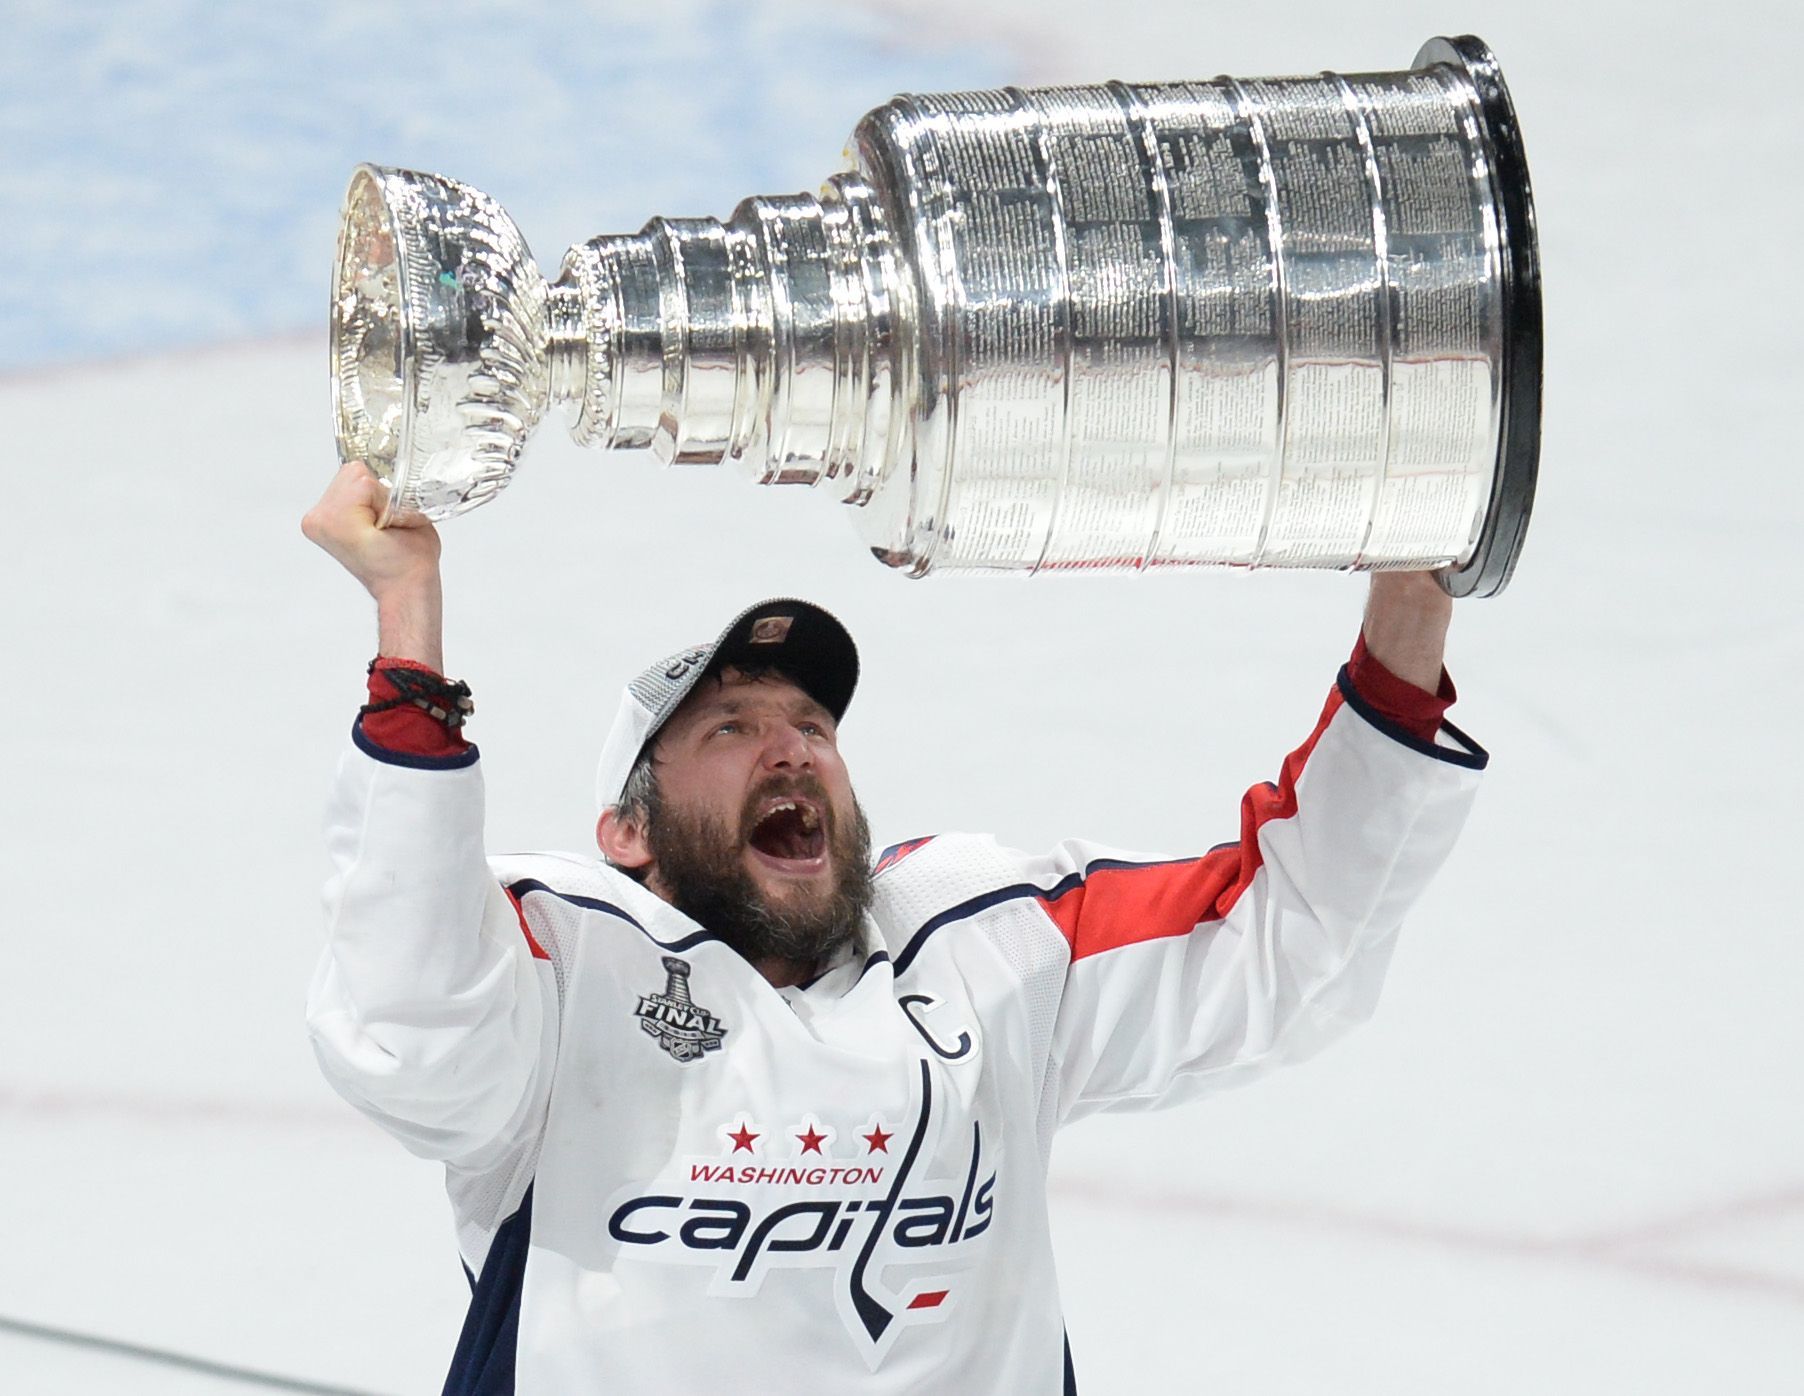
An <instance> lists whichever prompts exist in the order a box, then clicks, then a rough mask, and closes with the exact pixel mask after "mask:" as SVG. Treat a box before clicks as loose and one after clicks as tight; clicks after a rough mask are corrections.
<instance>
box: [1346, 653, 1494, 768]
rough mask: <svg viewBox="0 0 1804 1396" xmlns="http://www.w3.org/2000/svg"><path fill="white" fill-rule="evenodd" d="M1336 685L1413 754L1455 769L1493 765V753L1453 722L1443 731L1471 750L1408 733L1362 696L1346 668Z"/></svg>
mask: <svg viewBox="0 0 1804 1396" xmlns="http://www.w3.org/2000/svg"><path fill="white" fill-rule="evenodd" d="M1336 682H1337V683H1338V684H1339V686H1340V696H1341V697H1342V698H1345V699H1346V700H1347V706H1348V707H1349V708H1351V709H1353V711H1354V712H1356V713H1358V714H1359V715H1360V716H1361V717H1363V718H1364V719H1365V720H1366V721H1367V722H1369V723H1371V724H1372V726H1374V727H1376V728H1377V729H1378V730H1379V731H1380V732H1382V733H1384V735H1385V736H1387V737H1389V738H1390V739H1391V740H1392V741H1394V742H1399V743H1401V744H1402V745H1404V746H1406V747H1408V748H1409V749H1410V750H1411V751H1419V752H1421V753H1422V755H1424V756H1432V757H1434V759H1435V760H1437V761H1445V762H1447V763H1448V764H1449V765H1451V766H1464V767H1465V768H1466V769H1467V770H1471V771H1482V770H1483V769H1484V768H1485V767H1486V766H1487V765H1489V764H1490V761H1491V753H1490V752H1488V751H1486V750H1485V749H1484V748H1483V747H1481V746H1480V745H1479V744H1478V743H1477V742H1475V741H1473V740H1472V739H1471V738H1470V737H1468V736H1467V735H1466V734H1465V733H1464V732H1462V731H1460V730H1459V728H1457V727H1455V726H1454V725H1453V724H1452V723H1451V722H1443V723H1442V724H1441V730H1442V731H1443V732H1445V733H1446V734H1447V735H1448V736H1450V737H1452V738H1453V740H1454V741H1456V742H1458V743H1460V744H1461V745H1462V746H1464V747H1466V748H1467V749H1466V750H1465V751H1455V750H1454V749H1453V748H1452V747H1445V746H1442V745H1440V743H1438V742H1425V741H1423V740H1422V739H1421V738H1420V737H1418V736H1417V735H1416V734H1415V733H1414V732H1409V731H1406V730H1405V729H1403V728H1401V727H1399V726H1398V725H1397V724H1396V723H1394V722H1392V721H1391V720H1390V719H1389V718H1387V717H1385V716H1383V715H1382V714H1381V713H1379V712H1378V710H1377V709H1376V708H1374V707H1373V706H1372V705H1371V704H1370V703H1368V702H1366V700H1365V699H1364V698H1362V697H1360V696H1359V690H1358V689H1357V688H1355V687H1354V686H1353V680H1352V678H1351V676H1349V675H1348V673H1347V670H1346V667H1345V666H1342V668H1341V671H1340V678H1339V679H1338V680H1336Z"/></svg>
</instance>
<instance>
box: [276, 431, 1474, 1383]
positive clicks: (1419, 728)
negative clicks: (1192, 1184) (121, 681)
mask: <svg viewBox="0 0 1804 1396" xmlns="http://www.w3.org/2000/svg"><path fill="white" fill-rule="evenodd" d="M381 488H382V487H381V486H380V485H378V484H377V483H376V481H375V480H374V478H373V477H372V476H371V475H370V474H369V472H368V471H366V470H364V469H363V468H362V467H361V466H360V465H357V464H355V463H353V464H351V465H347V466H346V467H344V469H343V470H342V471H341V472H340V473H339V475H338V476H337V478H336V479H335V480H334V482H333V483H332V485H331V486H330V487H329V488H328V489H327V491H326V493H325V495H324V497H323V498H322V499H321V500H320V502H319V504H318V505H317V506H316V507H315V508H314V509H313V510H312V511H311V512H310V513H309V514H308V516H307V518H306V521H305V523H304V529H305V531H306V533H307V536H308V537H310V538H311V539H313V540H314V541H315V542H317V543H318V544H320V545H321V546H322V547H324V548H325V549H326V550H327V551H328V552H330V553H331V554H332V555H333V556H334V557H336V558H337V559H338V560H339V561H340V562H341V563H343V564H344V566H345V567H346V568H348V569H349V570H350V572H351V573H352V575H354V576H355V577H356V578H357V579H358V580H359V581H360V582H362V583H363V585H364V586H365V587H366V588H367V589H368V590H369V592H370V593H371V595H372V596H373V597H374V598H375V600H376V603H377V613H378V618H379V627H380V640H379V653H380V657H379V658H378V659H377V660H376V661H375V662H374V663H373V664H372V666H371V672H370V677H369V687H370V703H369V704H368V705H367V706H366V707H365V708H364V710H363V711H362V713H361V714H360V716H359V718H358V721H357V723H356V725H355V726H354V728H353V731H352V741H351V744H350V746H349V748H348V749H347V751H346V752H345V754H344V757H343V759H342V761H341V764H340V766H339V771H338V776H337V785H336V791H335V795H334V799H333V803H332V806H331V813H330V816H329V819H330V823H329V830H328V840H327V841H328V845H329V848H330V852H331V856H332V861H333V865H334V872H333V875H332V878H331V881H330V883H329V884H328V886H327V891H326V906H327V921H328V932H329V939H328V944H327V948H326V951H325V954H324V957H323V959H322V960H321V963H320V967H319V970H318V973H317V975H316V977H315V979H314V982H313V985H312V991H311V996H310V1005H309V1026H310V1029H311V1033H312V1037H313V1042H314V1045H315V1048H316V1051H317V1053H318V1056H319V1060H320V1063H321V1066H322V1068H323V1070H324V1071H325V1074H326V1075H327V1077H328V1078H329V1079H330V1080H331V1082H332V1084H333V1085H334V1086H335V1087H336V1088H337V1090H338V1091H339V1092H340V1093H342V1094H343V1095H344V1096H345V1097H346V1098H347V1099H348V1100H350V1101H351V1102H352V1103H353V1104H354V1105H356V1106H357V1107H358V1108H359V1109H361V1110H363V1111H364V1112H366V1113H367V1114H369V1115H370V1116H371V1117H372V1118H373V1119H375V1120H376V1121H377V1122H378V1123H380V1124H381V1125H382V1126H383V1127H384V1128H385V1129H387V1130H388V1131H389V1132H390V1133H392V1134H394V1135H395V1136H396V1137H397V1138H398V1139H399V1140H400V1141H401V1142H402V1143H403V1144H404V1145H406V1147H408V1148H409V1149H411V1150H412V1151H413V1152H415V1153H416V1154H420V1155H422V1156H425V1157H428V1158H433V1159H438V1160H442V1161H443V1163H444V1165H445V1169H446V1178H447V1183H448V1188H449V1192H450V1197H451V1204H452V1210H453V1212H454V1215H455V1219H456V1225H457V1234H458V1241H459V1245H460V1248H461V1250H462V1254H463V1257H464V1260H465V1263H466V1266H467V1268H468V1270H469V1272H470V1275H471V1280H472V1286H473V1295H472V1300H471V1305H470V1310H469V1315H468V1318H467V1320H466V1322H465V1326H464V1329H463V1333H462V1337H461V1339H460V1341H459V1343H458V1346H457V1351H456V1354H455V1357H454V1360H453V1364H452V1370H451V1374H450V1377H449V1379H448V1381H447V1384H446V1388H445V1389H446V1390H447V1391H448V1392H455V1393H478V1392H480V1393H493V1392H513V1391H520V1392H545V1393H568V1392H574V1391H599V1390H609V1391H657V1390H668V1391H710V1390H741V1391H743V1390H755V1391H761V1390H778V1389H782V1390H789V1389H810V1390H859V1391H869V1392H920V1391H959V1392H1003V1391H1007V1392H1056V1391H1060V1390H1070V1389H1072V1388H1073V1385H1074V1383H1073V1376H1072V1371H1071V1364H1070V1359H1069V1355H1068V1349H1067V1346H1066V1343H1065V1340H1064V1331H1063V1323H1062V1320H1061V1316H1060V1305H1059V1296H1058V1290H1057V1285H1056V1282H1055V1279H1054V1276H1053V1270H1052V1252H1051V1245H1050V1241H1049V1232H1048V1219H1047V1201H1046V1161H1047V1158H1048V1156H1049V1150H1050V1146H1051V1142H1052V1136H1053V1134H1054V1132H1055V1131H1056V1130H1057V1129H1058V1128H1059V1127H1060V1126H1061V1125H1062V1124H1064V1123H1065V1122H1067V1121H1069V1120H1073V1119H1076V1118H1079V1117H1081V1116H1084V1115H1087V1114H1090V1113H1093V1112H1096V1111H1100V1110H1111V1109H1115V1110H1119V1109H1143V1108H1149V1107H1153V1106H1157V1105H1165V1104H1170V1103H1173V1102H1178V1101H1185V1100H1191V1099H1194V1098H1196V1097H1198V1096H1201V1095H1203V1094H1205V1093H1207V1092H1209V1091H1213V1090H1219V1089H1221V1088H1223V1087H1225V1086H1229V1085H1234V1084H1238V1083H1240V1082H1242V1081H1245V1080H1247V1079H1249V1078H1251V1077H1253V1076H1255V1075H1257V1074H1259V1073H1260V1072H1262V1071H1264V1070H1266V1069H1268V1068H1270V1067H1273V1066H1275V1065H1278V1064H1280V1063H1283V1062H1288V1061H1295V1060H1297V1059H1299V1058H1301V1057H1304V1056H1306V1055H1308V1054H1309V1053H1311V1052H1313V1051H1314V1050H1316V1049H1317V1048H1318V1047H1319V1046H1321V1045H1322V1044H1323V1043H1324V1042H1326V1041H1327V1040H1329V1039H1330V1038H1332V1037H1333V1036H1335V1035H1336V1034H1338V1033H1339V1032H1341V1031H1342V1030H1344V1029H1345V1028H1346V1027H1347V1026H1349V1025H1350V1024H1352V1023H1354V1022H1356V1021H1358V1020H1359V1019H1361V1018H1362V1017H1364V1016H1365V1015H1366V1014H1367V1013H1368V1012H1369V1011H1370V1009H1371V1007H1372V1004H1373V1002H1374V1000H1375V997H1376V995H1377V992H1378V986H1379V982H1380V980H1381V978H1382V976H1383V973H1384V968H1385V964H1386V961H1387V959H1388V957H1389V954H1390V950H1391V946H1392V942H1393V938H1394V936H1395V933H1396V931H1397V928H1398V925H1399V923H1400V922H1401V920H1402V919H1403V916H1404V914H1405V913H1406V912H1407V910H1408V908H1409V906H1410V904H1411V903H1412V902H1413V901H1414V900H1415V898H1416V897H1417V895H1418V894H1419V893H1420V892H1421V890H1422V888H1423V887H1424V886H1425V885H1426V883H1427V882H1428V880H1429V878H1430V877H1431V876H1432V875H1433V873H1434V871H1435V870H1436V868H1437V867H1439V865H1440V864H1441V862H1442V860H1443V859H1444V858H1445V856H1446V854H1447V852H1448V850H1449V848H1450V847H1451V845H1452V843H1453V840H1454V837H1455V835H1456V834H1457V833H1458V831H1459V828H1460V825H1461V823H1462V822H1463V820H1464V818H1465V816H1466V811H1467V807H1468V805H1469V802H1470V800H1471V797H1472V794H1473V789H1474V785H1475V783H1476V781H1477V778H1478V772H1479V771H1480V770H1481V769H1482V767H1483V766H1484V764H1485V760H1486V758H1485V754H1484V753H1483V752H1482V751H1481V750H1480V749H1479V748H1478V747H1476V746H1475V745H1473V744H1472V743H1471V742H1470V741H1469V740H1468V739H1467V738H1466V737H1464V736H1463V735H1462V734H1461V733H1459V732H1458V731H1457V729H1455V728H1453V727H1452V726H1451V725H1449V724H1447V723H1445V722H1444V720H1443V716H1442V715H1443V713H1444V711H1445V708H1446V706H1447V704H1448V703H1449V702H1451V701H1452V697H1453V690H1452V688H1451V687H1450V685H1449V684H1448V683H1447V680H1446V678H1445V675H1444V673H1443V671H1442V667H1441V649H1442V641H1443V637H1444V635H1445V631H1446V627H1447V622H1448V618H1449V613H1450V609H1451V603H1450V602H1449V601H1448V599H1447V597H1446V596H1445V595H1444V594H1443V593H1442V592H1441V590H1440V589H1439V587H1438V586H1437V585H1436V584H1435V582H1434V580H1433V579H1432V578H1431V577H1429V576H1426V575H1424V574H1411V575H1388V576H1376V577H1374V579H1373V581H1372V586H1371V599H1370V603H1369V605H1368V608H1367V612H1366V619H1365V624H1364V627H1363V633H1362V636H1361V638H1360V641H1359V643H1358V645H1357V646H1356V648H1355V650H1354V654H1353V658H1352V660H1351V661H1350V662H1349V663H1348V664H1347V665H1346V666H1345V667H1344V668H1343V669H1342V670H1341V672H1340V675H1339V678H1338V680H1337V681H1336V683H1335V685H1334V687H1333V688H1332V690H1331V692H1330V694H1329V697H1328V701H1327V704H1326V706H1325V708H1324V710H1323V712H1322V716H1321V720H1320V722H1319V723H1318V725H1317V726H1316V729H1315V731H1314V732H1312V733H1311V734H1310V735H1309V737H1308V738H1307V740H1305V741H1304V742H1303V744H1302V745H1301V746H1300V747H1298V748H1297V750H1296V751H1294V752H1292V753H1291V754H1290V756H1289V757H1287V758H1286V759H1285V760H1284V762H1283V765H1282V768H1281V771H1280V774H1279V777H1278V779H1277V781H1276V783H1274V784H1271V785H1264V786H1259V787H1256V788H1255V789H1253V790H1251V791H1249V792H1248V793H1247V795H1246V796H1245V798H1244V799H1243V801H1242V802H1241V806H1240V828H1239V835H1238V839H1237V840H1236V841H1235V842H1232V843H1229V844H1226V845H1223V846H1220V847H1217V848H1215V849H1213V850H1211V851H1209V852H1207V853H1204V854H1201V855H1200V856H1193V857H1187V858H1146V857H1138V856H1135V855H1132V854H1126V853H1121V852H1117V851H1113V850H1109V849H1103V848H1099V847H1095V846H1093V845H1090V844H1086V843H1078V842H1071V843H1065V844H1062V845H1060V846H1058V847H1057V848H1055V849H1053V850H1052V851H1051V852H1049V853H1045V854H1041V855H1038V856H1028V855H1025V854H1020V853H1016V852H1013V851H1011V850H1008V849H1005V848H1003V847H1000V846H999V845H998V844H997V843H995V842H994V841H993V840H991V839H988V838H983V837H976V836H971V835H962V834H958V835H954V834H946V835H941V836H939V837H936V838H931V839H921V840H916V841H914V842H911V843H909V844H905V845H902V846H900V847H898V848H894V849H891V850H889V851H887V852H886V853H884V854H883V855H882V856H881V857H880V858H878V859H877V860H876V861H875V863H874V865H873V863H872V862H871V860H870V858H869V850H868V844H867V837H866V833H865V823H864V819H863V816H862V814H861V812H860V811H859V809H858V805H857V802H856V800H855V798H854V796H853V789H852V783H851V780H850V778H849V776H848V774H847V771H846V768H845V765H844V763H843V762H842V761H841V759H840V756H839V752H838V747H837V742H836V735H835V734H836V728H837V724H838V723H839V721H840V720H841V719H842V718H843V717H844V716H845V713H846V708H847V705H848V703H849V702H850V700H851V697H852V692H853V688H854V685H855V683H856V679H857V656H856V651H855V649H854V648H853V644H852V641H851V638H850V637H849V636H848V635H847V634H846V632H845V630H844V629H843V628H842V627H841V626H840V624H839V623H838V622H837V621H836V620H834V619H833V618H832V617H831V616H830V615H828V614H827V613H826V612H824V611H822V610H820V609H819V608H817V607H814V606H811V605H809V604H807V603H804V602H800V601H792V600H778V601H773V602H766V603H763V604H762V605H759V606H755V607H753V608H752V609H751V610H749V611H747V612H745V613H744V614H743V615H741V616H740V617H738V618H737V619H736V620H735V621H733V622H732V623H731V624H729V625H728V627H727V628H726V630H725V631H724V632H723V633H722V634H721V636H720V637H719V638H718V639H717V640H715V641H714V642H712V643H710V644H704V645H701V646H699V647H697V648H695V649H692V650H688V651H685V652H683V653H680V654H678V655H675V656H673V657H672V658H671V659H669V660H665V661H661V662H660V663H658V664H654V665H653V666H652V667H651V668H649V669H647V670H646V671H645V672H644V673H643V674H642V675H641V676H640V677H639V678H638V679H636V680H634V681H633V682H632V683H631V684H630V685H629V686H628V688H627V691H626V693H625V694H624V695H623V698H622V701H621V706H620V709H619V713H618V715H617V717H616V719H615V721H614V726H613V729H612V731H611V732H610V734H609V736H608V738H607V741H606V743H605V746H604V750H603V754H602V758H601V763H600V771H599V775H598V788H597V797H598V804H599V806H600V808H601V816H600V822H599V824H598V827H597V841H598V843H599V845H600V850H601V853H602V854H603V858H601V859H597V858H592V857H590V858H579V857H570V856H563V855H537V856H527V857H510V858H505V859H495V860H490V859H488V858H486V857H485V854H484V848H483V794H482V775H481V769H480V765H479V763H478V760H477V751H476V748H475V747H473V746H470V745H468V744H466V743H465V741H464V740H463V738H462V730H461V726H462V719H463V716H464V713H465V712H466V711H467V709H468V706H469V705H468V690H467V689H465V688H464V687H463V686H462V685H461V684H455V683H453V682H451V681H450V680H447V679H446V678H444V677H443V671H444V667H445V666H444V660H443V656H442V654H441V641H440V589H439V576H438V555H439V544H438V538H437V535H436V533H435V532H434V530H433V529H432V528H431V526H430V525H426V524H422V523H414V524H411V525H408V526H402V527H396V528H391V529H388V530H380V529H378V528H377V527H376V526H375V520H376V517H377V512H378V509H379V506H380V503H381V495H380V490H381ZM1202 832H1203V831H1201V830H1197V831H1192V833H1193V834H1200V833H1202Z"/></svg>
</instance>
